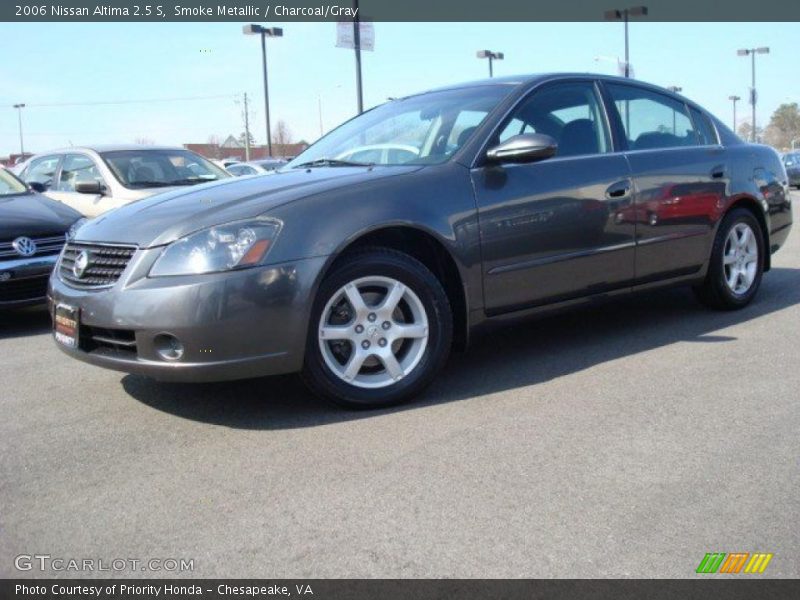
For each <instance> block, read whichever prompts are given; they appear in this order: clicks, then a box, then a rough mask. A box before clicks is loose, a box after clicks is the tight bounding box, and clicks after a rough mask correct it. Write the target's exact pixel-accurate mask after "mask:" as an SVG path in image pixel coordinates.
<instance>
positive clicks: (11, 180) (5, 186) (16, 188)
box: [0, 167, 28, 197]
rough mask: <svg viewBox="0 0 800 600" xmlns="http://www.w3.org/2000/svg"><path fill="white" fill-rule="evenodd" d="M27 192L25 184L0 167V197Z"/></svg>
mask: <svg viewBox="0 0 800 600" xmlns="http://www.w3.org/2000/svg"><path fill="white" fill-rule="evenodd" d="M27 191H28V188H26V187H25V184H24V183H22V182H21V181H20V180H19V179H17V178H16V177H14V176H13V175H12V174H11V173H9V172H8V171H6V170H5V169H4V168H2V167H0V197H2V196H13V195H15V194H24V193H26V192H27Z"/></svg>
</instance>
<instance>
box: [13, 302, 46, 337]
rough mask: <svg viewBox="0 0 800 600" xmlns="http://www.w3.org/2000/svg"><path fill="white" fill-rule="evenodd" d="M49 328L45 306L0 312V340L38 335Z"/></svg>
mask: <svg viewBox="0 0 800 600" xmlns="http://www.w3.org/2000/svg"><path fill="white" fill-rule="evenodd" d="M51 328H52V323H51V322H50V313H49V312H47V305H46V304H40V305H37V306H30V307H27V308H17V309H11V310H7V311H1V312H0V340H2V339H11V338H18V337H25V336H29V335H39V334H41V333H47V332H49V331H50V329H51Z"/></svg>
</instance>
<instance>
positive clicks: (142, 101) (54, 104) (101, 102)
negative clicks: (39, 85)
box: [26, 94, 237, 108]
mask: <svg viewBox="0 0 800 600" xmlns="http://www.w3.org/2000/svg"><path fill="white" fill-rule="evenodd" d="M236 96H237V94H219V95H216V96H183V97H174V98H142V99H140V100H96V101H90V102H47V103H43V104H27V105H26V106H27V107H28V108H50V107H59V106H103V105H108V106H110V105H117V104H148V103H153V102H187V101H194V100H220V99H223V98H228V99H232V98H235V97H236Z"/></svg>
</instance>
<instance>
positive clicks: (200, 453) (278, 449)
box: [0, 194, 800, 578]
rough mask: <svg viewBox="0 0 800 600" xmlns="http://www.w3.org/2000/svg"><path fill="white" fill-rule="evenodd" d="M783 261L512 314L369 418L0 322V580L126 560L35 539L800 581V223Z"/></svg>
mask: <svg viewBox="0 0 800 600" xmlns="http://www.w3.org/2000/svg"><path fill="white" fill-rule="evenodd" d="M798 200H800V197H798V196H797V195H796V194H795V202H797V201H798ZM795 229H797V227H796V228H795ZM773 259H774V260H773V269H772V271H771V272H770V273H768V274H767V275H766V276H765V277H764V280H763V283H762V286H761V291H760V293H759V295H758V296H757V298H756V301H755V302H754V303H753V304H752V305H751V306H749V307H748V308H746V309H744V310H742V311H739V312H731V313H719V312H713V311H710V310H708V309H705V308H703V307H701V306H700V305H699V304H698V303H697V302H696V301H695V300H694V298H693V296H692V294H691V292H690V291H688V290H671V291H666V292H663V291H662V292H658V293H654V294H648V295H644V296H637V297H633V298H630V299H626V300H624V301H621V302H617V303H615V304H610V305H606V306H603V307H597V308H592V309H588V310H583V311H580V312H576V313H570V314H565V315H561V316H557V317H553V318H550V319H547V320H540V321H533V322H528V323H525V324H523V325H517V326H514V327H513V328H507V329H501V330H498V331H496V332H494V333H492V334H490V335H485V336H482V337H480V338H478V339H476V340H475V344H474V346H473V347H472V348H471V350H470V351H469V352H468V353H466V354H458V355H455V356H454V357H453V358H452V359H451V361H450V363H449V365H448V367H447V368H446V370H445V372H444V373H443V374H442V375H441V376H440V377H439V378H438V380H437V381H436V383H435V384H434V385H433V387H432V388H430V389H429V390H428V391H427V392H426V393H425V394H424V395H423V397H421V398H420V399H419V400H418V401H417V402H416V403H414V404H411V405H407V406H403V407H400V408H397V409H392V410H384V411H379V412H367V413H363V412H346V411H342V410H340V409H337V408H334V407H331V406H329V405H328V404H326V403H324V402H322V401H319V400H317V399H315V398H314V397H312V396H311V395H310V394H309V393H308V392H306V391H305V389H304V388H303V387H302V385H301V384H300V383H299V381H298V380H297V379H296V378H295V377H291V376H289V377H280V378H266V379H259V380H250V381H242V382H234V383H227V384H204V385H199V384H196V385H184V384H181V385H178V384H164V383H157V382H155V381H151V380H148V379H145V378H142V377H138V376H131V375H125V374H121V373H116V372H112V371H105V370H101V369H98V368H95V367H92V366H89V365H85V364H83V363H79V362H76V361H74V360H71V359H69V358H67V357H66V356H64V355H63V354H62V353H61V352H59V350H58V349H57V348H56V347H55V343H54V342H53V340H52V339H51V337H50V333H49V328H50V321H49V317H48V315H47V313H46V311H45V310H42V309H32V310H25V311H17V312H9V313H5V314H2V315H0V357H1V358H0V402H1V403H2V415H3V418H2V419H0V576H3V577H17V576H23V577H31V576H42V575H48V576H52V575H56V576H92V575H95V576H102V575H108V573H97V572H95V573H92V572H64V571H61V572H53V571H46V572H44V573H42V572H39V571H38V570H36V569H33V570H31V571H25V572H19V571H17V570H16V569H15V568H14V558H15V557H16V556H18V555H21V554H37V553H38V554H48V555H50V556H51V557H54V558H55V557H60V558H65V559H69V558H75V559H83V558H94V559H102V560H104V561H111V560H113V559H116V558H123V559H126V558H138V559H143V560H146V559H150V558H157V559H166V558H177V559H180V558H184V559H193V560H194V571H193V572H191V573H182V574H181V573H165V572H160V573H153V572H131V571H122V572H121V573H120V575H124V576H133V577H137V576H165V575H166V576H170V575H183V576H197V577H220V576H228V577H253V576H258V577H298V578H304V577H693V576H696V575H695V573H694V570H695V568H696V567H697V565H698V563H699V562H700V560H701V559H702V558H703V556H704V555H705V553H706V552H771V553H774V558H773V559H772V562H771V563H770V564H769V566H768V569H767V571H766V572H765V576H773V577H799V576H800V560H798V559H799V558H800V529H799V528H798V527H797V523H798V522H799V521H800V498H798V494H797V490H798V489H800V468H798V464H799V463H798V460H800V459H799V458H798V457H800V410H798V408H799V407H800V400H799V398H800V393H799V392H798V390H800V368H799V367H800V362H798V356H799V355H800V340H798V335H800V231H797V230H795V231H794V232H793V233H792V235H791V236H790V238H789V242H788V245H787V246H786V247H785V248H784V249H782V250H781V251H780V252H779V253H778V254H776V255H775V256H774V257H773ZM254 326H257V324H254Z"/></svg>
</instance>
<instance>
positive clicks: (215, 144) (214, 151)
mask: <svg viewBox="0 0 800 600" xmlns="http://www.w3.org/2000/svg"><path fill="white" fill-rule="evenodd" d="M206 144H208V145H209V146H211V148H209V154H211V156H209V158H217V159H219V158H222V148H220V146H222V138H221V137H219V136H218V135H216V134H213V133H212V134H211V135H210V136H208V139H207V140H206Z"/></svg>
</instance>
